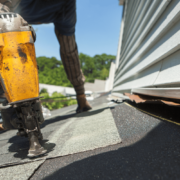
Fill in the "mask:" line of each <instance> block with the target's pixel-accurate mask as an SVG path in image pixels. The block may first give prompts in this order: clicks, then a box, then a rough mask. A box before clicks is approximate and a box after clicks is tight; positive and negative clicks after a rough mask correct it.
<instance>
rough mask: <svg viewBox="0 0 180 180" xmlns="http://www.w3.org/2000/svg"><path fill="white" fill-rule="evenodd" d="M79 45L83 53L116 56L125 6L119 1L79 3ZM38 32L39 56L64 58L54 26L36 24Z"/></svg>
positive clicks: (77, 30)
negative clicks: (60, 52) (61, 54)
mask: <svg viewBox="0 0 180 180" xmlns="http://www.w3.org/2000/svg"><path fill="white" fill-rule="evenodd" d="M76 5H77V23H76V32H75V35H76V42H77V45H78V50H79V53H84V54H87V55H89V56H94V55H96V54H102V53H106V54H111V55H116V53H117V48H118V40H119V31H120V23H121V17H122V10H123V8H122V6H120V5H119V2H118V0H77V2H76ZM33 27H34V29H35V30H37V32H36V35H37V40H36V42H35V48H36V56H37V57H39V56H46V57H56V58H57V59H60V55H59V44H58V41H57V39H56V36H55V33H54V25H53V24H43V25H33Z"/></svg>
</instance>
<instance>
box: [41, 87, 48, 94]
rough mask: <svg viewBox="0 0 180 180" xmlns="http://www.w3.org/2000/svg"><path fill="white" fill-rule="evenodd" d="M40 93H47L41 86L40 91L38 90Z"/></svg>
mask: <svg viewBox="0 0 180 180" xmlns="http://www.w3.org/2000/svg"><path fill="white" fill-rule="evenodd" d="M42 93H48V91H47V89H45V88H42V89H41V91H40V94H42Z"/></svg>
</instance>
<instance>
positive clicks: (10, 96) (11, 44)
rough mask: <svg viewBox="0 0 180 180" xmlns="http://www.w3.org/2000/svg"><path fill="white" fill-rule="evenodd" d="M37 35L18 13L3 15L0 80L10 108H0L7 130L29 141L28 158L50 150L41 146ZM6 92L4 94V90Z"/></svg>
mask: <svg viewBox="0 0 180 180" xmlns="http://www.w3.org/2000/svg"><path fill="white" fill-rule="evenodd" d="M35 39H36V35H35V32H34V30H33V28H32V27H31V26H29V25H28V23H27V22H26V21H25V20H24V19H23V18H22V17H21V16H20V15H18V14H15V13H9V12H8V13H1V14H0V81H1V86H2V87H1V88H2V89H1V93H4V95H5V98H6V101H7V103H8V106H4V108H2V109H1V115H2V119H3V127H4V129H14V128H15V129H18V133H17V134H18V135H19V136H26V137H28V138H29V142H30V148H29V153H28V157H36V156H39V155H42V154H45V153H46V152H47V151H46V150H45V149H44V148H43V147H42V146H41V145H40V143H39V139H42V134H41V131H40V128H39V125H40V124H42V123H43V122H44V118H43V115H42V109H41V103H40V100H39V80H38V68H37V62H36V55H35V48H34V42H35ZM2 90H3V91H2Z"/></svg>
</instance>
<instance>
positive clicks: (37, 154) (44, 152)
mask: <svg viewBox="0 0 180 180" xmlns="http://www.w3.org/2000/svg"><path fill="white" fill-rule="evenodd" d="M40 150H41V148H40ZM46 153H47V150H45V149H44V148H42V151H41V152H39V151H38V152H36V151H31V152H30V153H29V154H28V155H27V156H28V157H29V158H34V157H39V156H41V155H44V154H46Z"/></svg>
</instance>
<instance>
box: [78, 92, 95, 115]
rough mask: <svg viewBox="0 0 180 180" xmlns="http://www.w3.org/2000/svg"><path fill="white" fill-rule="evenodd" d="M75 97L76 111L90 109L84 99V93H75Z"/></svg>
mask: <svg viewBox="0 0 180 180" xmlns="http://www.w3.org/2000/svg"><path fill="white" fill-rule="evenodd" d="M76 97H77V102H78V107H77V109H76V113H81V112H84V111H88V110H90V109H92V107H91V105H90V104H89V103H88V101H87V100H86V96H85V94H82V95H77V96H76Z"/></svg>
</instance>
